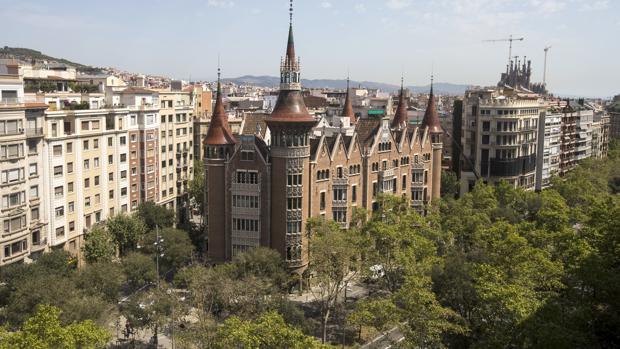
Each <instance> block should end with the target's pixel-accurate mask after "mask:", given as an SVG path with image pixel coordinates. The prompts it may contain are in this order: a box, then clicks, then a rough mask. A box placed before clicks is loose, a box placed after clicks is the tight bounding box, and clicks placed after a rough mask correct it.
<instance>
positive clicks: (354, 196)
mask: <svg viewBox="0 0 620 349" xmlns="http://www.w3.org/2000/svg"><path fill="white" fill-rule="evenodd" d="M351 202H357V185H352V186H351Z"/></svg>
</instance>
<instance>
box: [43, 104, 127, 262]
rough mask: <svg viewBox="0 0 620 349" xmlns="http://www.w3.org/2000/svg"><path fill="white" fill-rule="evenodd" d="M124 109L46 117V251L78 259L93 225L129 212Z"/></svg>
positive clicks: (52, 113)
mask: <svg viewBox="0 0 620 349" xmlns="http://www.w3.org/2000/svg"><path fill="white" fill-rule="evenodd" d="M127 119H128V110H127V109H112V110H108V109H95V110H57V111H48V112H47V113H46V115H45V123H44V126H45V134H46V137H45V145H46V148H47V150H48V151H47V154H46V157H45V159H44V161H43V165H44V168H45V171H46V173H47V174H48V176H47V178H46V179H47V183H46V188H47V190H48V193H47V195H46V197H47V200H48V207H49V208H50V209H49V214H48V221H49V230H50V240H49V246H50V247H56V248H58V247H62V248H64V249H65V250H67V251H69V252H71V253H72V254H74V255H80V250H81V246H82V244H83V236H84V233H86V232H87V231H88V230H89V229H90V228H91V227H92V226H93V225H95V224H97V223H99V222H101V221H103V220H105V219H107V218H108V217H111V216H113V215H114V214H116V213H119V212H127V211H128V198H129V192H128V187H129V176H128V131H127V126H126V125H127Z"/></svg>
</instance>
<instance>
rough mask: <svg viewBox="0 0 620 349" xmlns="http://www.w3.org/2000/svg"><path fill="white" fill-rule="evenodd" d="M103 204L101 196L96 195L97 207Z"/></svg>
mask: <svg viewBox="0 0 620 349" xmlns="http://www.w3.org/2000/svg"><path fill="white" fill-rule="evenodd" d="M100 203H101V194H95V205H99V204H100Z"/></svg>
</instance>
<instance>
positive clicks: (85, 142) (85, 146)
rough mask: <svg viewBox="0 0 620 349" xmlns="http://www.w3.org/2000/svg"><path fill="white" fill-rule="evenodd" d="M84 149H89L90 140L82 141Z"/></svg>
mask: <svg viewBox="0 0 620 349" xmlns="http://www.w3.org/2000/svg"><path fill="white" fill-rule="evenodd" d="M82 149H84V150H88V140H85V141H84V142H83V143H82Z"/></svg>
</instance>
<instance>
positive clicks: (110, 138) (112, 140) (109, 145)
mask: <svg viewBox="0 0 620 349" xmlns="http://www.w3.org/2000/svg"><path fill="white" fill-rule="evenodd" d="M113 144H114V138H112V137H108V147H111V146H112V145H113Z"/></svg>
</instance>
